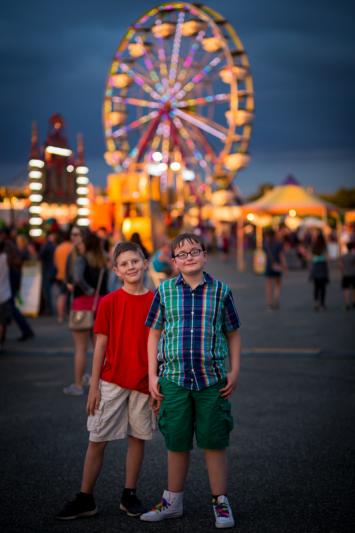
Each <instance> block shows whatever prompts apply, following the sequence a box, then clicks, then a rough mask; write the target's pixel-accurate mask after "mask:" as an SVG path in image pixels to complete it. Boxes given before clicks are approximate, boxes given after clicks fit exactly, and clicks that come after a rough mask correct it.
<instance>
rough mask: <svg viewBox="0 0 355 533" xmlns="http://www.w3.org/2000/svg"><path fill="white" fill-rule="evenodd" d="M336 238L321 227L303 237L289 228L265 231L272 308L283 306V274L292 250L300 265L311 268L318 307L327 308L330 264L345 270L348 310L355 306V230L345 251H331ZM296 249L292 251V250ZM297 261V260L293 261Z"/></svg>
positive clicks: (268, 296)
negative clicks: (329, 236)
mask: <svg viewBox="0 0 355 533" xmlns="http://www.w3.org/2000/svg"><path fill="white" fill-rule="evenodd" d="M332 242H334V240H332V239H331V238H330V239H328V240H327V239H326V237H325V235H324V232H323V231H322V230H321V229H316V230H314V231H313V232H308V233H305V234H304V235H303V236H302V238H300V236H298V235H297V233H293V232H289V231H283V230H281V231H279V232H276V231H275V230H273V229H270V230H268V231H267V232H266V234H265V240H264V246H263V250H264V253H265V280H266V305H267V309H268V310H276V309H278V308H279V307H280V296H281V286H282V278H283V275H284V274H287V272H288V270H289V263H291V261H289V260H288V254H289V253H290V250H291V251H293V252H294V254H296V255H297V257H298V259H299V266H300V267H301V268H308V270H309V280H310V281H311V282H312V285H313V305H314V310H315V311H320V310H326V308H327V307H326V294H327V285H328V283H329V281H330V265H332V266H334V267H338V268H339V269H340V272H341V288H342V290H343V297H344V305H345V309H346V310H350V309H352V308H355V232H354V231H353V232H351V233H349V234H348V238H347V240H346V242H345V243H344V245H343V253H342V254H339V255H338V253H337V254H334V253H333V252H332V251H331V249H332V248H331V247H332ZM291 253H292V252H291ZM291 264H292V265H294V262H292V263H291Z"/></svg>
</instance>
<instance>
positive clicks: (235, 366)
mask: <svg viewBox="0 0 355 533" xmlns="http://www.w3.org/2000/svg"><path fill="white" fill-rule="evenodd" d="M226 335H227V341H228V348H229V372H228V373H227V383H226V385H225V386H224V387H223V388H222V389H221V390H220V394H221V396H222V398H229V396H231V394H232V393H233V391H234V389H235V388H236V386H237V382H238V376H239V369H240V345H241V340H240V333H239V328H238V329H234V330H233V331H229V332H227V333H226Z"/></svg>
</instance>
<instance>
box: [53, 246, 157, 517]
mask: <svg viewBox="0 0 355 533" xmlns="http://www.w3.org/2000/svg"><path fill="white" fill-rule="evenodd" d="M113 265H114V266H113V271H114V272H115V274H116V275H117V276H118V277H119V278H121V280H122V282H123V286H122V288H120V289H118V290H116V291H114V292H112V293H110V294H108V295H107V296H105V297H104V298H102V300H101V302H100V306H99V310H98V314H97V317H96V321H95V327H94V333H95V334H96V342H95V350H94V357H93V364H92V377H91V384H90V390H89V395H88V400H87V412H88V415H89V417H88V430H89V431H90V436H89V445H88V449H87V452H86V457H85V463H84V470H83V477H82V482H81V489H80V492H79V493H78V494H77V496H76V498H75V499H74V500H73V501H72V502H68V503H67V504H66V505H65V507H64V508H63V509H62V511H61V512H60V513H59V514H58V515H57V518H59V519H61V520H71V519H74V518H78V517H82V516H92V515H94V514H96V513H97V507H96V504H95V500H94V497H93V489H94V486H95V483H96V480H97V478H98V476H99V474H100V471H101V467H102V463H103V458H104V451H105V448H106V445H107V442H108V441H111V440H116V439H124V438H126V437H128V448H127V456H126V479H125V488H124V490H123V493H122V497H121V503H120V509H121V510H122V511H125V512H126V513H127V515H128V516H138V515H140V514H142V513H143V512H144V508H143V506H142V504H141V502H140V500H139V499H138V498H137V496H136V485H137V480H138V475H139V471H140V467H141V464H142V461H143V454H144V443H145V441H146V440H149V439H151V438H152V430H153V427H152V426H153V416H152V411H151V408H150V406H149V388H148V355H147V340H148V333H149V328H147V327H146V326H145V325H144V322H145V319H146V316H147V314H148V311H149V308H150V304H151V302H152V300H153V293H152V292H151V291H149V290H148V289H146V288H145V287H144V285H143V278H144V273H145V270H146V268H147V262H146V260H145V259H144V255H143V252H142V250H141V249H140V247H139V246H138V245H137V244H135V243H132V242H123V243H119V244H118V245H117V246H116V248H115V251H114V254H113Z"/></svg>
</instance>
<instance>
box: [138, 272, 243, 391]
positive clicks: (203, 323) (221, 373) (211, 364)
mask: <svg viewBox="0 0 355 533" xmlns="http://www.w3.org/2000/svg"><path fill="white" fill-rule="evenodd" d="M145 325H146V326H148V327H150V328H153V329H158V330H162V335H161V337H160V341H159V346H158V361H159V362H160V363H161V364H160V368H159V375H160V376H161V377H164V378H166V379H168V380H169V381H172V382H174V383H176V384H177V385H179V386H181V387H184V388H187V389H191V390H200V389H203V388H205V387H210V386H211V385H214V384H216V383H217V382H218V381H220V380H221V379H224V378H225V376H226V370H225V359H226V357H227V356H228V355H229V350H228V342H227V338H226V332H230V331H233V330H236V329H238V328H239V326H240V321H239V317H238V313H237V310H236V307H235V305H234V301H233V296H232V292H231V290H230V288H229V287H228V285H227V284H225V283H223V282H222V281H219V280H216V279H214V278H212V277H211V276H210V275H209V274H207V273H206V272H204V279H203V282H202V283H201V284H200V285H198V286H197V287H196V288H195V289H191V287H190V285H188V284H187V283H185V281H184V278H183V277H182V275H181V274H179V276H178V277H177V278H173V279H169V280H166V281H164V282H163V283H161V284H160V286H159V288H158V289H157V290H156V292H155V296H154V299H153V302H152V305H151V307H150V311H149V314H148V317H147V320H146V322H145Z"/></svg>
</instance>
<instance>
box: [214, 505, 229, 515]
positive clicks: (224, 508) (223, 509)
mask: <svg viewBox="0 0 355 533" xmlns="http://www.w3.org/2000/svg"><path fill="white" fill-rule="evenodd" d="M215 510H216V514H217V516H218V517H219V518H228V517H229V508H228V504H226V503H217V504H215Z"/></svg>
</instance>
